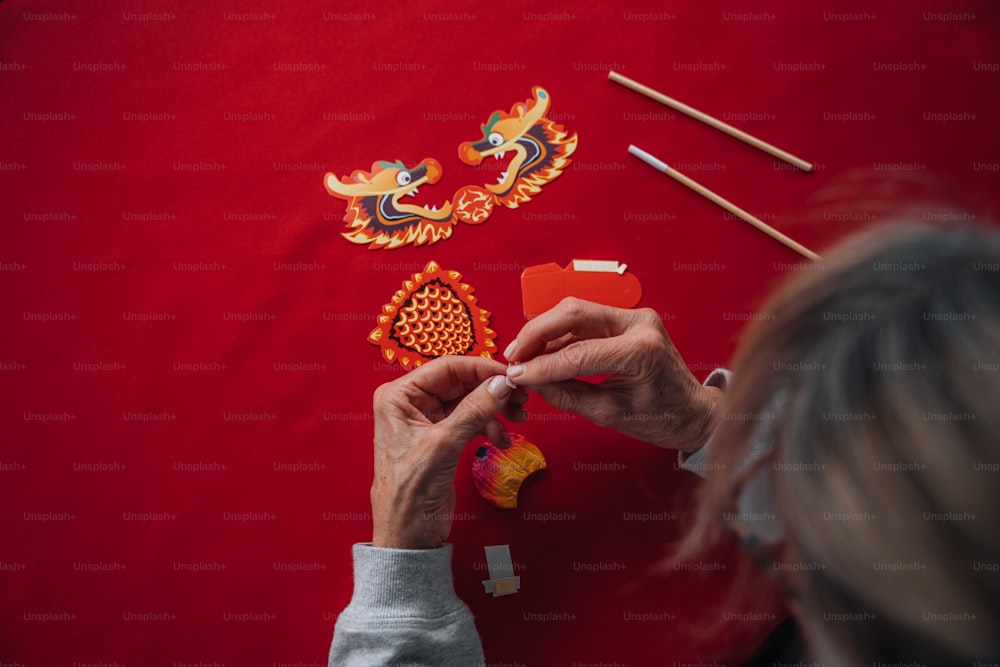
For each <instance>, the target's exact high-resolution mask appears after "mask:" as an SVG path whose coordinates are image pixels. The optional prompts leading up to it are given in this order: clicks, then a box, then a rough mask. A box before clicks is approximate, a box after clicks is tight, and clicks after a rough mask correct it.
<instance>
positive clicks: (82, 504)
mask: <svg viewBox="0 0 1000 667" xmlns="http://www.w3.org/2000/svg"><path fill="white" fill-rule="evenodd" d="M867 4H868V5H869V7H868V9H859V7H861V5H858V3H847V2H837V1H828V2H823V3H819V4H816V3H801V2H787V1H779V0H764V1H763V2H758V3H755V4H754V5H753V7H752V9H750V10H743V9H736V8H734V7H733V5H732V3H728V2H721V1H719V0H708V1H701V2H689V1H682V2H673V3H652V2H648V3H598V2H577V3H554V4H545V5H540V4H532V3H527V2H504V3H466V4H465V5H463V6H462V7H456V6H454V5H450V4H446V3H422V4H421V3H408V4H406V5H405V6H404V5H403V4H402V3H398V4H395V3H386V4H384V5H381V4H376V5H370V4H365V5H361V4H358V5H347V4H346V3H330V2H317V1H310V2H299V3H283V4H279V5H269V4H267V3H252V4H251V5H246V4H244V3H234V2H229V1H227V2H220V3H194V2H146V3H140V2H121V3H111V2H103V3H102V2H91V3H82V4H81V3H73V2H27V1H24V0H8V1H7V2H4V3H3V4H2V5H0V90H2V95H0V127H2V130H0V133H2V137H3V138H2V140H0V163H2V165H0V167H2V169H0V192H2V197H0V220H2V225H3V232H2V236H0V263H2V268H3V271H0V296H2V298H0V362H2V367H0V369H2V370H0V443H2V444H0V447H2V448H0V489H2V497H3V503H2V506H0V534H2V536H3V537H2V539H0V591H2V597H3V600H4V604H3V605H0V660H2V661H3V662H4V664H11V663H17V664H23V665H73V664H102V665H103V664H121V665H180V664H192V663H193V664H216V663H218V664H226V665H276V664H310V665H311V664H316V663H320V664H321V663H324V662H325V655H326V650H327V646H328V643H329V640H330V635H331V631H332V627H333V621H334V619H335V617H336V615H337V613H338V612H339V611H340V610H341V609H342V608H343V607H344V605H346V604H347V601H348V599H349V597H350V594H351V563H350V546H351V544H352V543H354V542H358V541H364V540H367V539H368V538H370V515H369V512H370V507H369V500H368V491H369V485H370V481H371V476H372V463H371V432H372V418H371V394H372V391H373V389H374V388H375V387H376V386H377V385H379V384H380V383H383V382H386V381H389V380H391V379H393V378H395V377H397V376H398V375H399V374H400V371H399V370H398V368H397V367H393V366H391V365H388V364H386V363H384V362H383V361H382V359H381V357H380V355H379V351H378V349H376V348H375V347H373V346H371V345H369V344H368V343H367V342H366V340H365V339H366V337H367V335H368V333H369V331H370V330H371V329H372V327H373V326H374V317H375V315H376V314H377V313H378V312H379V309H380V307H381V305H382V304H383V303H385V302H386V301H387V300H388V299H389V298H390V297H391V295H392V294H393V292H394V291H395V290H396V289H398V288H399V287H400V283H401V282H402V281H403V280H404V279H405V278H407V277H408V276H409V275H410V274H411V273H412V272H414V271H415V270H419V269H420V268H422V267H423V266H424V264H426V263H427V262H428V261H429V260H432V259H433V260H436V261H437V262H439V263H440V264H441V265H443V266H444V267H445V268H448V269H455V270H458V271H460V272H462V273H463V274H464V276H465V279H466V280H467V281H468V282H469V283H470V284H472V285H473V286H474V287H475V288H476V291H477V294H478V296H479V301H480V304H481V305H482V306H483V307H484V308H486V309H487V310H490V311H491V312H492V313H493V317H492V328H493V329H495V330H496V332H497V334H498V344H499V346H500V348H501V349H503V347H504V346H505V345H506V344H507V343H508V342H509V341H510V340H511V339H512V337H513V336H514V335H515V334H516V332H517V331H518V329H519V327H520V326H521V325H522V323H523V317H522V315H521V308H520V290H519V275H520V272H521V270H522V269H523V267H525V266H530V265H533V264H539V263H544V262H550V261H554V262H559V263H561V264H564V263H566V262H568V261H569V260H571V259H573V258H591V259H610V260H618V261H622V262H626V263H627V264H628V265H629V267H630V270H631V271H633V272H634V273H635V275H637V276H638V277H639V278H640V280H641V281H642V284H643V286H644V295H643V299H642V303H641V305H643V306H648V307H651V308H654V309H656V310H657V311H659V312H660V313H661V315H662V317H663V319H664V321H665V323H666V325H667V328H668V330H669V331H670V334H671V336H672V338H673V340H674V342H675V343H676V344H677V346H678V348H679V349H680V350H681V352H682V354H683V355H684V357H685V359H686V360H687V362H688V363H689V365H690V367H691V369H692V370H693V371H694V372H695V374H696V375H698V376H699V378H701V377H704V376H705V375H707V374H708V372H709V371H710V370H711V369H713V368H715V367H717V366H720V365H725V364H726V362H727V360H728V359H729V357H730V354H731V353H732V351H733V349H734V346H735V343H736V340H737V338H738V336H739V334H740V332H741V330H742V329H743V328H744V327H745V326H746V324H747V322H748V321H750V320H751V319H752V317H751V315H752V313H754V309H755V308H756V307H757V306H758V305H759V303H760V301H761V299H762V298H763V297H764V296H765V295H766V294H767V293H768V291H769V290H770V289H771V288H772V287H773V286H774V285H776V284H777V283H778V282H779V281H780V280H781V279H782V278H783V277H784V276H785V275H786V274H787V273H789V272H790V271H792V270H794V269H795V268H796V267H797V266H798V265H799V263H800V260H801V258H799V257H798V256H797V255H795V254H793V253H792V252H791V251H789V250H788V249H786V248H784V247H783V246H781V245H778V244H777V243H776V242H774V241H772V240H771V239H769V238H767V237H766V236H764V235H763V234H761V233H760V232H758V231H755V230H754V229H752V228H751V227H749V226H748V225H746V224H744V223H742V222H740V221H738V220H735V219H733V218H732V217H731V216H728V215H726V214H724V213H723V212H722V211H721V210H720V209H718V208H715V207H714V206H713V205H711V204H709V203H708V202H706V201H705V200H703V199H701V198H699V197H698V196H696V195H695V194H693V193H691V192H689V191H687V190H685V189H683V188H681V187H680V186H678V185H677V184H675V183H673V182H671V181H670V180H669V179H667V178H666V177H664V176H662V175H660V174H657V173H655V172H654V171H653V170H651V169H650V168H649V167H647V166H645V165H643V164H642V163H640V162H638V161H637V160H635V159H633V158H631V157H629V156H628V155H627V154H626V147H627V146H628V144H629V143H635V144H637V145H639V146H641V147H643V148H645V149H646V150H648V151H650V152H652V153H654V154H656V155H657V156H659V157H661V158H663V159H664V160H666V161H668V162H671V163H673V164H674V165H675V166H677V167H678V168H679V169H681V170H682V171H684V172H686V173H687V174H688V175H690V176H692V177H694V178H696V179H698V180H700V181H701V182H703V183H704V184H705V185H707V186H708V187H710V188H713V189H715V190H716V191H718V192H719V193H720V194H722V195H724V196H726V197H728V198H730V199H731V200H732V201H734V202H736V203H738V204H740V205H741V206H743V207H745V208H747V209H748V210H750V211H752V212H754V213H756V214H757V215H758V216H760V217H761V218H763V219H764V220H765V221H767V222H769V223H771V224H773V225H774V226H775V227H777V228H779V229H781V230H783V231H785V232H786V233H788V234H790V235H792V236H793V237H795V238H796V239H797V240H799V241H801V242H802V243H804V244H805V245H807V246H809V247H811V248H813V249H815V250H817V251H822V250H823V249H824V248H826V247H828V246H829V245H830V244H832V243H833V242H835V241H836V240H837V239H839V238H841V237H843V236H845V235H846V234H848V233H850V232H851V231H853V230H855V229H859V228H861V227H867V226H871V225H877V224H883V223H885V222H886V221H888V220H889V218H890V217H891V214H892V212H893V210H895V209H894V207H897V206H898V204H899V203H900V202H902V201H918V200H931V201H934V202H937V203H938V204H940V206H941V207H942V208H940V209H935V210H937V211H938V212H937V213H930V214H928V213H926V212H925V213H917V214H916V216H917V217H918V218H921V217H923V218H925V219H932V218H970V219H971V218H977V219H982V218H983V217H984V216H985V215H988V214H989V212H990V211H991V210H992V209H993V207H994V206H995V204H996V203H997V202H998V201H1000V198H998V194H997V193H998V192H1000V188H998V185H1000V180H998V168H1000V166H998V162H1000V160H998V156H997V146H998V143H997V139H998V132H1000V130H998V127H1000V124H998V123H997V112H998V110H1000V95H998V92H1000V86H998V80H1000V75H998V57H997V51H996V44H997V41H998V37H1000V30H998V18H1000V11H998V8H997V5H996V4H995V3H992V2H989V1H988V0H982V1H979V2H977V1H975V0H969V1H967V2H964V3H959V5H960V6H959V7H954V8H953V7H949V6H948V3H930V2H921V3H913V2H903V1H898V2H895V1H894V2H877V3H867ZM873 5H874V6H873ZM611 69H614V70H617V71H619V72H621V73H623V74H625V75H627V76H631V77H634V78H636V79H638V80H639V81H642V82H644V83H647V84H649V85H651V86H653V87H655V88H658V89H660V90H662V91H664V92H665V93H667V94H670V95H673V96H676V97H678V98H680V99H682V100H684V101H686V102H688V103H689V104H692V105H694V106H696V107H700V108H702V109H703V110H705V111H707V112H710V113H713V114H715V115H717V116H719V117H721V118H723V119H724V120H728V121H730V122H732V123H734V124H736V125H738V126H741V127H743V128H745V129H747V130H748V131H750V132H753V133H756V134H758V135H759V136H761V137H762V138H764V139H766V140H769V141H772V142H774V143H776V144H777V145H779V146H781V147H783V148H785V149H787V150H789V151H791V152H793V153H796V154H799V155H801V156H803V157H805V158H807V159H810V160H812V161H814V162H815V163H816V170H815V172H814V173H811V174H805V173H801V172H797V171H795V170H794V169H791V168H786V167H785V166H783V165H782V164H781V163H778V162H776V161H775V160H773V159H772V158H770V157H769V156H766V155H764V154H762V153H760V152H758V151H755V150H753V149H751V148H749V147H747V146H745V145H743V144H740V143H738V142H736V141H734V140H732V139H730V138H728V137H725V136H723V135H722V134H720V133H719V132H717V131H715V130H712V129H710V128H707V127H705V126H703V125H700V124H699V123H696V122H695V121H693V120H690V119H688V118H686V117H682V116H677V115H676V114H674V113H672V112H670V111H669V110H668V109H666V108H664V107H661V106H659V105H657V104H655V103H654V102H652V101H650V100H648V99H645V98H642V97H640V96H638V95H636V94H635V93H633V92H630V91H628V90H625V89H623V88H621V87H618V86H616V85H614V84H612V83H610V82H608V81H607V78H606V73H607V71H609V70H611ZM536 84H539V85H544V86H545V87H546V88H547V89H548V90H549V92H550V93H551V95H552V100H553V103H552V114H551V115H552V117H554V118H555V119H557V120H559V121H560V122H562V123H563V124H564V125H565V127H566V128H567V129H568V130H570V131H573V132H577V133H578V134H579V148H578V150H577V152H576V154H575V155H574V156H573V161H574V164H573V166H572V167H571V168H569V169H568V170H567V171H566V173H565V174H563V176H562V177H561V178H559V179H558V180H557V181H555V182H553V183H551V184H549V185H548V186H546V187H545V188H544V190H543V192H542V193H541V194H540V195H539V196H537V197H536V198H535V200H534V201H532V202H530V203H528V204H526V205H524V206H523V207H522V208H519V209H517V210H506V209H505V210H498V211H496V212H495V213H494V215H493V217H492V218H491V219H490V220H489V221H488V222H486V223H485V224H483V225H480V226H478V227H472V226H467V225H460V226H459V227H458V228H456V229H455V232H454V235H453V237H452V238H451V239H449V240H447V241H444V242H441V243H438V244H436V245H433V246H430V247H421V248H414V247H406V248H403V249H400V250H394V251H381V252H371V251H369V250H367V249H365V248H364V247H363V246H356V245H352V244H351V243H349V242H347V241H346V240H345V239H343V238H342V237H341V236H340V232H341V231H343V229H344V226H343V223H342V222H341V218H342V215H343V213H344V204H343V202H341V201H339V200H335V199H333V198H331V197H330V196H328V195H327V194H326V192H325V191H324V189H323V187H322V176H323V174H324V173H325V172H326V171H333V172H335V173H336V174H338V175H345V174H348V173H350V171H352V170H353V169H357V168H368V167H369V165H370V164H371V163H372V162H373V161H374V160H377V159H392V160H395V159H402V160H404V161H405V162H406V163H407V164H413V163H416V162H417V161H419V160H421V159H423V158H425V157H433V158H436V159H437V160H439V161H440V163H441V164H442V166H443V168H444V176H443V178H442V180H441V182H440V183H439V184H438V185H436V186H434V187H427V188H426V190H422V192H421V195H420V198H421V199H420V201H421V202H427V203H439V202H443V201H444V200H445V199H447V198H448V197H450V194H451V193H452V192H453V191H454V190H455V189H456V188H457V187H459V186H461V185H465V184H470V183H471V184H475V183H484V182H489V181H492V180H493V177H494V176H495V174H494V175H490V174H488V173H485V170H475V169H472V168H470V167H467V166H465V165H463V164H462V163H461V162H460V161H459V160H458V157H457V152H456V147H457V146H458V145H459V144H460V143H461V142H462V141H466V140H472V139H478V138H479V125H480V123H482V122H483V121H485V119H486V118H487V116H488V114H489V113H491V112H492V111H493V110H495V109H505V110H506V109H508V108H509V107H510V105H511V104H513V103H514V102H515V101H518V100H524V99H526V98H527V97H528V96H529V94H530V90H531V87H532V86H533V85H536ZM248 119H250V120H248ZM484 176H486V178H483V177H484ZM949 207H950V208H949ZM945 210H948V211H950V213H942V212H941V211H945ZM289 269H302V270H289ZM296 364H301V365H299V366H297V365H296ZM289 368H292V369H302V368H306V369H313V370H287V369H289ZM529 407H530V408H531V409H532V418H531V419H530V420H529V421H528V422H527V423H525V424H524V425H523V426H520V427H519V430H520V432H522V433H524V434H525V435H526V436H528V437H529V438H530V439H532V440H534V441H535V442H537V443H538V444H539V445H540V446H541V447H542V448H543V450H544V452H545V455H546V457H547V459H548V463H549V469H548V471H547V472H544V473H542V474H540V475H539V476H538V477H537V478H535V479H532V481H531V482H530V483H529V484H528V485H527V486H526V488H525V489H524V491H523V493H522V497H521V508H520V509H519V510H517V511H503V510H499V509H496V508H493V507H492V506H490V505H488V504H487V503H486V502H485V501H483V500H482V499H481V498H479V496H478V495H477V494H476V493H475V491H474V489H473V487H472V482H471V477H470V460H469V459H471V455H472V452H471V451H470V452H468V453H467V460H464V461H463V463H462V465H460V467H459V473H458V479H457V489H458V512H459V516H458V519H459V520H457V521H456V523H455V526H454V530H453V533H452V537H451V541H452V542H454V544H455V558H454V574H455V582H456V588H457V590H458V592H459V594H460V595H461V596H462V597H463V599H465V600H466V601H467V602H468V604H469V605H470V606H471V608H472V610H473V611H474V613H475V614H476V618H477V625H478V627H479V629H480V632H481V634H482V637H483V642H484V645H485V648H486V653H487V657H488V663H489V664H491V665H575V664H602V665H611V664H613V665H663V664H665V665H670V664H679V663H686V662H692V661H701V662H700V663H699V664H715V663H716V662H718V663H720V664H722V663H726V664H733V663H734V662H735V661H738V660H739V659H740V658H741V657H743V656H746V655H747V653H748V652H749V651H750V650H752V648H753V646H754V645H755V644H756V643H757V642H758V641H760V639H761V638H762V637H763V636H764V635H765V634H766V633H767V631H768V630H769V629H770V628H772V627H773V626H774V625H775V624H776V623H777V622H778V620H780V618H781V616H782V613H783V612H782V611H781V607H780V605H778V604H777V603H776V602H775V601H774V599H773V598H772V597H771V596H770V592H773V591H771V589H770V588H769V587H768V583H767V581H766V580H765V579H764V578H763V577H761V576H759V575H758V574H757V573H756V572H755V571H754V570H753V567H752V566H751V565H749V564H748V562H747V561H746V560H745V559H743V558H742V557H741V556H740V555H739V554H738V553H737V552H736V551H735V550H734V549H733V548H732V547H731V546H728V545H718V546H715V547H712V548H710V549H709V550H708V551H707V553H706V556H705V559H704V561H703V564H702V565H701V566H699V568H700V569H701V570H702V571H694V570H691V569H689V570H678V569H672V568H668V569H666V570H663V571H658V572H657V571H653V570H651V568H654V567H655V566H656V564H657V562H658V561H659V560H660V559H661V557H662V556H663V555H664V554H665V553H666V550H667V549H668V547H669V545H670V543H672V542H673V541H676V540H677V539H678V538H679V536H680V535H682V533H683V523H684V522H683V518H684V516H685V513H686V512H687V510H688V508H689V506H690V503H691V497H692V492H693V489H694V488H695V486H696V484H697V478H696V477H694V476H693V475H691V474H690V473H687V472H684V471H681V470H678V469H677V467H676V465H675V458H674V457H673V455H672V454H671V453H670V452H664V451H662V450H658V449H655V448H653V447H650V446H648V445H645V444H641V443H637V442H633V441H630V440H628V439H627V438H624V437H621V436H618V435H616V434H614V433H612V432H609V431H606V430H602V429H600V428H597V427H595V426H592V425H590V424H589V423H586V422H585V421H584V420H582V419H578V418H573V417H571V416H568V415H565V414H560V413H557V412H554V411H552V410H550V409H548V408H546V407H545V406H544V405H542V404H541V402H540V401H539V400H538V399H535V400H533V401H532V403H531V404H529ZM286 464H304V465H301V466H296V465H286ZM491 544H509V545H510V548H511V553H512V555H513V559H514V562H515V567H516V571H517V574H519V575H520V576H521V577H522V589H521V592H520V593H519V594H517V595H515V596H511V597H506V598H498V599H493V598H492V597H489V596H486V595H484V594H483V590H482V585H481V583H480V581H481V580H482V579H485V578H487V577H486V573H485V559H484V556H483V551H482V547H483V546H485V545H491ZM743 579H746V580H747V581H746V583H739V582H741V581H742V580H743Z"/></svg>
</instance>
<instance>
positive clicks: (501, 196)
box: [458, 86, 577, 208]
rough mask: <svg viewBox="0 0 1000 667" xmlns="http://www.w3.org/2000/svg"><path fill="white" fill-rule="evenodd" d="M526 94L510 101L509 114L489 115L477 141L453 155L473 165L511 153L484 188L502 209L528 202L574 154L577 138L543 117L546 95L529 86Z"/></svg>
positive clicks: (546, 101) (546, 108) (561, 169)
mask: <svg viewBox="0 0 1000 667" xmlns="http://www.w3.org/2000/svg"><path fill="white" fill-rule="evenodd" d="M532 93H533V94H534V97H533V98H532V99H530V100H526V101H525V102H518V103H516V104H515V105H514V106H512V107H511V109H510V112H509V113H504V112H503V111H494V112H493V115H492V116H490V119H489V120H488V121H486V122H485V123H484V124H483V137H482V139H480V140H479V141H466V142H465V143H463V144H462V145H461V146H459V147H458V157H459V158H460V159H461V160H462V162H464V163H465V164H469V165H473V166H475V165H478V164H480V163H481V162H482V161H483V160H484V159H486V158H488V157H493V158H494V159H497V160H502V159H503V158H504V157H506V155H507V153H513V157H512V158H511V160H510V163H508V165H507V169H505V170H504V171H502V172H501V173H500V176H499V178H497V182H496V183H489V184H487V185H486V186H485V187H486V189H487V190H489V191H490V192H491V193H492V194H493V199H494V201H495V203H497V204H502V205H503V206H506V207H507V208H517V207H518V205H520V204H523V203H525V202H528V201H531V196H532V195H536V194H538V193H539V192H541V191H542V188H541V186H543V185H545V184H546V183H548V182H549V181H551V180H553V179H555V178H556V177H557V176H559V174H561V173H562V172H563V169H564V168H565V167H566V166H567V165H568V164H569V163H570V160H569V156H570V155H572V154H573V152H574V151H575V150H576V143H577V136H576V135H575V134H574V135H573V136H569V135H568V134H567V133H566V131H565V130H564V129H563V128H562V126H561V125H559V124H557V123H554V122H552V121H551V120H549V119H548V118H546V117H545V113H546V112H547V111H548V110H549V104H550V103H551V98H550V97H549V94H548V92H546V90H545V89H544V88H541V87H540V86H535V87H534V88H533V89H532Z"/></svg>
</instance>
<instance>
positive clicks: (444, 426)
mask: <svg viewBox="0 0 1000 667" xmlns="http://www.w3.org/2000/svg"><path fill="white" fill-rule="evenodd" d="M510 394H511V387H510V385H508V384H507V381H506V378H504V376H503V375H495V376H493V377H492V378H490V379H488V380H485V381H484V382H482V383H481V384H480V385H479V386H478V387H476V389H475V390H473V391H472V392H471V393H470V394H469V395H468V396H466V397H465V398H463V399H462V400H461V402H460V403H459V404H458V405H456V406H455V408H454V409H453V410H452V412H451V414H450V415H448V416H447V417H445V418H444V419H443V420H441V421H440V422H438V423H437V424H435V425H434V427H433V428H434V429H435V430H436V431H437V432H438V433H439V434H441V436H442V438H443V439H444V441H445V443H446V444H447V445H449V447H450V448H451V450H452V453H453V454H454V455H455V456H457V455H458V454H459V453H460V452H461V450H462V448H463V447H464V446H465V445H466V443H468V442H469V440H471V439H472V438H473V437H475V436H476V434H477V433H480V432H485V430H486V426H487V424H489V423H490V422H492V421H494V420H495V418H496V416H497V414H499V412H500V410H501V409H502V408H503V406H504V404H505V403H506V402H507V398H508V397H509V396H510ZM492 428H493V432H494V434H496V433H497V431H496V427H495V426H493V427H492ZM501 428H502V425H501Z"/></svg>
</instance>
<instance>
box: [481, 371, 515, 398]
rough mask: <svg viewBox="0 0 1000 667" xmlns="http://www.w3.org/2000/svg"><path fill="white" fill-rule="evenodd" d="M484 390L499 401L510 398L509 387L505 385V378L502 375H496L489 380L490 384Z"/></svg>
mask: <svg viewBox="0 0 1000 667" xmlns="http://www.w3.org/2000/svg"><path fill="white" fill-rule="evenodd" d="M486 389H487V391H489V392H490V393H491V394H492V395H493V397H494V398H497V399H499V400H503V399H505V398H507V397H508V396H510V392H511V388H510V385H509V384H508V383H507V378H506V377H505V376H503V375H498V376H496V377H495V378H493V379H492V380H490V384H489V385H488V386H487V387H486Z"/></svg>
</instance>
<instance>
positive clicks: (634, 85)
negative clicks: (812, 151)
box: [608, 72, 813, 171]
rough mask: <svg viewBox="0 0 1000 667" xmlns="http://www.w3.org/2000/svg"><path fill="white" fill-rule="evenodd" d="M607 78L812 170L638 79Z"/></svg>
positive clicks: (612, 75)
mask: <svg viewBox="0 0 1000 667" xmlns="http://www.w3.org/2000/svg"><path fill="white" fill-rule="evenodd" d="M608 78H609V79H611V80H612V81H614V82H615V83H618V84H621V85H623V86H625V87H626V88H631V89H632V90H634V91H635V92H637V93H639V94H641V95H645V96H646V97H648V98H650V99H654V100H656V101H657V102H659V103H660V104H664V105H666V106H668V107H670V108H671V109H675V110H677V111H680V112H681V113H682V114H686V115H688V116H690V117H691V118H694V119H695V120H700V121H701V122H703V123H705V124H706V125H710V126H712V127H714V128H715V129H717V130H720V131H722V132H725V133H726V134H728V135H729V136H731V137H735V138H737V139H739V140H740V141H743V142H745V143H748V144H750V145H751V146H753V147H755V148H759V149H760V150H762V151H764V152H765V153H770V154H771V155H773V156H774V157H776V158H778V159H779V160H784V161H785V162H787V163H788V164H791V165H794V166H796V167H798V168H799V169H801V170H803V171H812V168H813V166H812V164H811V163H809V162H806V161H805V160H803V159H802V158H799V157H795V156H794V155H792V154H791V153H788V152H786V151H783V150H781V149H780V148H778V147H777V146H774V145H772V144H769V143H767V142H766V141H763V140H761V139H758V138H757V137H755V136H753V135H752V134H747V133H746V132H744V131H743V130H737V129H736V128H735V127H733V126H732V125H730V124H728V123H723V122H722V121H721V120H719V119H718V118H715V117H713V116H709V115H708V114H707V113H705V112H704V111H698V110H697V109H695V108H694V107H689V106H688V105H686V104H684V103H683V102H679V101H677V100H675V99H674V98H672V97H667V96H666V95H664V94H663V93H661V92H658V91H655V90H653V89H652V88H650V87H648V86H644V85H642V84H641V83H639V82H638V81H633V80H632V79H630V78H628V77H627V76H622V75H621V74H619V73H618V72H608Z"/></svg>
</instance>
